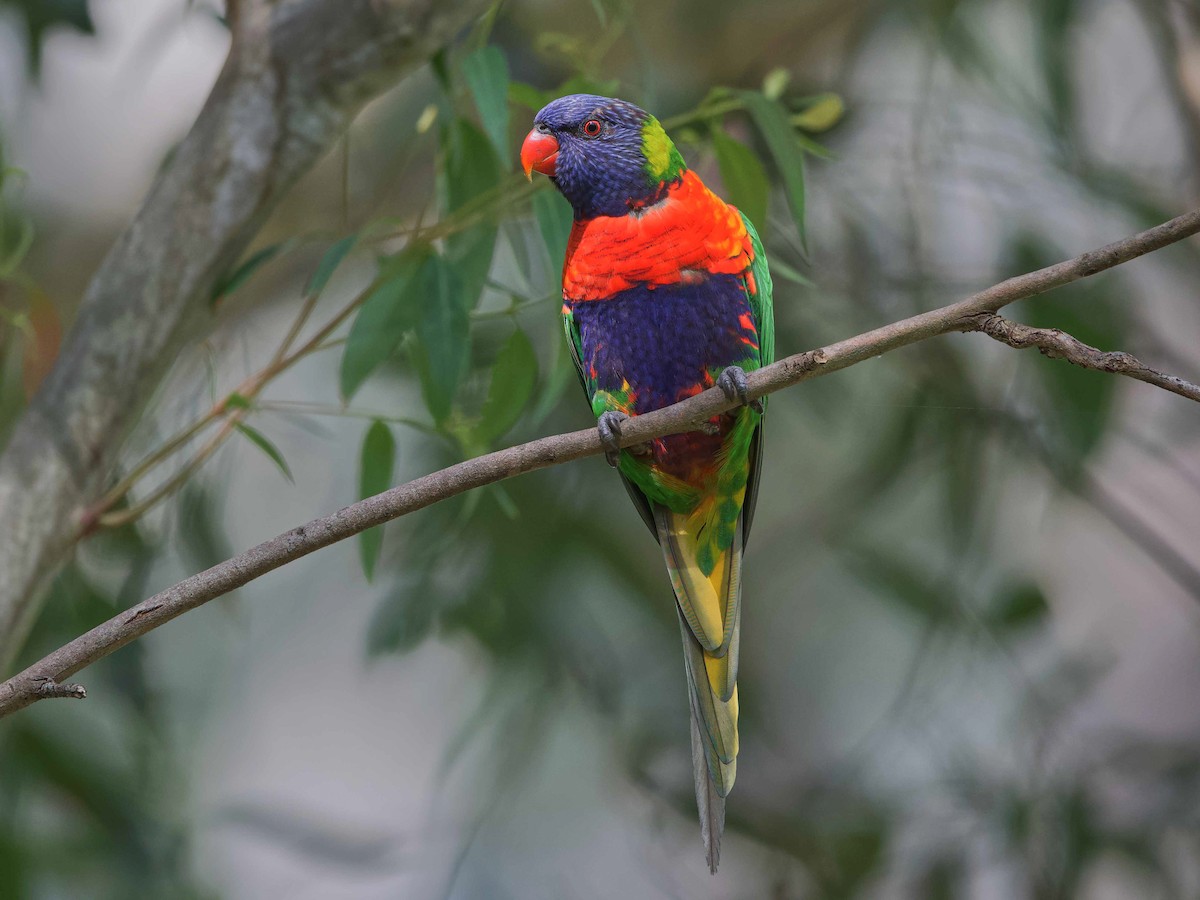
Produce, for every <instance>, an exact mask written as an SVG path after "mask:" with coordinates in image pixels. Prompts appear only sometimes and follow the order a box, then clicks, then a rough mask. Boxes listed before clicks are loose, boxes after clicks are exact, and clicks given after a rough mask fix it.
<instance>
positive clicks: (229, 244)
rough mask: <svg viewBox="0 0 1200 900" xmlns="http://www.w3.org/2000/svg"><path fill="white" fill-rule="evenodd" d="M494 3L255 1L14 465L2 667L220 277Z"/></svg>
mask: <svg viewBox="0 0 1200 900" xmlns="http://www.w3.org/2000/svg"><path fill="white" fill-rule="evenodd" d="M485 6H486V2H485V0H461V2H456V3H441V2H437V0H241V2H239V3H237V4H236V5H234V4H231V7H230V12H231V22H232V28H233V42H232V46H231V49H230V53H229V58H228V59H227V60H226V64H225V66H224V68H223V70H222V72H221V74H220V76H219V77H218V79H217V82H216V85H215V86H214V87H213V90H212V93H211V94H210V95H209V98H208V100H207V102H206V103H205V105H204V108H203V110H202V111H201V113H200V115H199V117H198V118H197V120H196V122H195V124H194V125H193V127H192V129H191V131H190V132H189V133H188V134H187V136H186V137H185V138H184V139H183V141H182V142H181V143H180V145H179V147H178V149H177V150H176V151H175V153H174V155H173V156H172V158H171V160H170V161H169V163H168V164H167V165H166V166H165V167H164V169H163V171H162V172H161V173H160V174H159V176H158V178H157V179H156V180H155V182H154V184H153V186H152V187H151V188H150V191H149V194H148V195H147V196H146V198H145V200H144V202H143V204H142V207H141V209H140V211H139V212H138V214H137V217H136V218H135V219H134V221H133V222H132V224H131V225H130V226H129V227H128V229H126V231H125V232H124V234H122V235H121V236H120V238H119V239H118V240H117V242H116V243H115V244H114V246H113V247H112V249H111V250H110V251H109V253H108V255H107V257H106V258H105V259H104V261H103V263H102V264H101V266H100V268H99V270H98V271H97V272H96V274H95V276H94V277H93V278H92V280H91V283H90V284H89V286H88V288H87V291H86V293H85V295H84V297H83V300H82V303H81V306H80V312H79V317H78V320H77V321H76V322H75V325H74V327H73V328H72V329H71V332H70V334H69V335H68V336H67V338H66V340H65V341H64V344H63V347H62V350H61V352H60V354H59V359H58V363H57V365H56V366H55V368H54V370H53V372H52V373H51V374H50V375H49V376H48V377H47V379H46V382H45V383H44V385H43V386H42V388H41V390H40V391H39V393H38V394H37V396H36V397H35V398H34V400H33V402H32V404H31V405H30V407H29V408H28V410H27V411H26V412H25V414H24V415H23V417H22V418H21V420H20V421H19V422H18V423H17V425H16V427H15V428H14V431H13V433H12V437H11V439H10V441H9V443H8V445H7V447H6V448H5V450H4V453H3V455H0V516H2V517H3V521H4V526H3V527H4V540H3V541H0V670H5V669H7V668H8V665H9V664H10V661H11V660H12V658H13V656H14V654H15V653H16V651H17V649H18V648H19V647H20V645H21V643H22V641H23V640H24V637H25V634H26V632H27V631H28V628H29V625H30V624H31V621H32V619H33V617H34V615H35V614H36V612H37V609H38V605H39V604H38V599H39V596H40V594H41V589H42V587H43V585H44V583H45V582H46V581H47V580H48V579H49V577H50V576H51V575H53V573H54V572H55V571H56V570H57V568H58V566H59V565H60V563H61V562H62V561H63V558H64V557H65V555H66V554H67V553H68V552H69V550H70V548H71V547H72V546H73V544H74V543H75V541H76V539H77V538H78V537H79V535H80V533H81V532H82V531H84V530H86V528H87V527H88V523H87V522H85V521H82V518H81V511H82V510H83V509H85V508H86V507H87V506H88V504H89V502H90V501H93V500H94V499H95V497H96V495H97V493H98V492H99V490H100V489H101V487H102V486H103V479H104V477H105V475H106V474H107V473H108V471H109V470H110V469H111V467H112V465H113V463H114V461H115V459H116V455H117V453H118V451H119V449H120V446H121V443H122V439H123V438H124V436H125V434H126V432H127V431H128V429H129V427H130V425H131V424H132V423H133V421H134V420H135V419H136V417H137V416H138V414H139V413H140V411H141V409H142V407H143V406H144V405H145V403H146V401H147V400H148V398H149V396H150V395H151V393H152V392H153V390H154V388H155V386H156V385H157V384H158V382H159V380H160V378H161V377H162V374H163V372H164V371H165V370H166V368H167V367H168V365H169V364H170V363H171V361H172V359H173V358H174V355H175V352H176V350H177V349H178V348H179V346H180V345H181V344H182V343H183V342H184V341H185V340H187V339H188V338H189V337H191V336H193V335H194V334H195V333H196V332H198V331H199V330H200V329H201V328H203V327H204V326H205V325H206V324H207V323H208V322H209V320H210V319H211V315H212V314H211V307H212V304H211V299H212V296H213V293H214V287H215V285H216V283H217V280H218V279H219V278H220V277H221V276H222V274H223V273H225V272H226V271H228V270H229V268H230V266H231V265H232V264H233V263H235V262H236V260H237V259H238V257H240V256H241V255H242V253H243V252H244V250H245V249H246V246H247V245H248V244H249V242H250V240H251V239H252V238H253V236H254V234H255V232H257V230H258V228H259V226H260V225H261V224H262V222H263V220H264V219H265V218H266V216H267V215H268V213H269V212H270V211H271V210H272V209H273V208H274V207H275V205H276V204H277V202H278V201H279V199H280V198H281V197H282V196H283V194H284V193H285V192H286V190H287V189H288V187H289V186H290V185H291V184H292V183H293V182H294V181H295V180H296V179H297V178H298V177H299V176H300V175H301V174H303V173H304V172H305V171H306V170H307V169H308V168H309V167H310V166H311V165H312V164H313V163H314V162H315V161H316V160H317V159H318V158H319V157H320V156H321V155H322V154H323V153H324V152H325V151H326V150H327V149H328V148H329V146H330V145H331V144H332V143H333V141H334V140H335V139H336V138H337V137H338V136H339V135H340V134H341V133H342V132H343V131H344V130H345V128H346V126H347V125H348V124H349V122H350V120H351V119H352V117H353V116H354V114H355V113H356V112H357V111H358V109H359V108H360V107H361V106H362V104H363V103H365V102H366V101H367V100H369V99H370V98H372V97H373V96H375V95H376V94H378V93H379V92H380V91H381V90H382V89H384V88H385V87H387V86H388V85H390V84H392V83H393V82H394V81H395V80H396V79H397V78H398V77H399V76H400V75H401V74H402V73H403V72H405V71H406V70H408V69H412V68H414V67H415V66H417V65H419V64H421V63H423V62H424V61H425V60H427V59H428V58H429V57H430V56H431V55H432V54H433V53H434V52H435V51H436V50H437V49H438V48H439V47H440V46H442V45H443V44H444V43H445V42H446V41H448V40H449V39H450V38H452V37H453V35H454V33H455V32H456V31H457V30H458V29H460V28H461V27H462V26H463V25H465V24H466V23H467V22H468V21H469V20H470V18H471V17H472V16H473V15H475V14H477V13H479V12H481V11H482V10H483V9H484V7H485Z"/></svg>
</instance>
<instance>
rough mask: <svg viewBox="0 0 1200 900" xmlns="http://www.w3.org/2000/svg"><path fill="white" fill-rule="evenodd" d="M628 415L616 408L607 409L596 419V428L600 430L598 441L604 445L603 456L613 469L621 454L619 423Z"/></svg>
mask: <svg viewBox="0 0 1200 900" xmlns="http://www.w3.org/2000/svg"><path fill="white" fill-rule="evenodd" d="M628 418H629V416H627V415H625V413H623V412H617V411H616V410H612V409H610V410H607V411H606V412H602V413H601V414H600V418H599V419H597V420H596V430H597V431H599V432H600V443H601V444H602V445H603V446H604V458H605V459H607V460H608V464H609V465H610V466H612V467H613V468H614V469H615V468H616V467H617V460H618V459H619V458H620V455H621V423H622V422H624V421H625V420H626V419H628Z"/></svg>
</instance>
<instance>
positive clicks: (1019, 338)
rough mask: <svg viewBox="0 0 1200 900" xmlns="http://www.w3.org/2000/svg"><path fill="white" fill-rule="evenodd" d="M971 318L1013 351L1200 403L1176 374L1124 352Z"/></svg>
mask: <svg viewBox="0 0 1200 900" xmlns="http://www.w3.org/2000/svg"><path fill="white" fill-rule="evenodd" d="M975 318H976V322H977V325H976V330H978V331H981V332H983V333H984V334H986V335H987V336H988V337H990V338H995V339H996V340H998V341H999V342H1000V343H1002V344H1008V346H1010V347H1013V348H1015V349H1017V350H1025V349H1028V348H1029V347H1037V348H1038V350H1040V351H1041V353H1042V355H1043V356H1048V357H1050V358H1051V359H1065V360H1066V361H1067V362H1069V363H1072V364H1073V365H1076V366H1080V367H1081V368H1084V369H1095V370H1096V371H1097V372H1113V373H1115V374H1117V375H1127V376H1129V377H1130V378H1136V379H1137V380H1138V381H1144V382H1146V384H1152V385H1154V386H1155V387H1160V388H1162V389H1163V390H1164V391H1170V392H1171V393H1173V394H1178V395H1179V396H1181V397H1187V398H1188V399H1189V400H1195V401H1196V402H1197V403H1200V385H1195V384H1192V383H1191V382H1190V381H1186V380H1184V379H1182V378H1179V377H1178V376H1176V375H1165V374H1163V373H1162V372H1159V371H1158V370H1157V369H1151V368H1150V367H1149V366H1147V365H1146V364H1145V363H1143V362H1141V361H1140V360H1138V359H1137V358H1136V357H1133V356H1130V355H1129V354H1128V353H1124V352H1122V351H1120V350H1113V351H1104V350H1097V349H1096V348H1095V347H1093V346H1091V345H1089V344H1085V343H1084V342H1083V341H1081V340H1079V339H1078V338H1075V337H1072V336H1071V335H1069V334H1067V333H1066V332H1065V331H1060V330H1059V329H1057V328H1034V327H1032V326H1030V325H1022V324H1021V323H1020V322H1013V321H1011V320H1009V319H1006V318H1004V317H1003V316H1000V315H997V314H996V313H983V314H982V315H979V316H976V317H975Z"/></svg>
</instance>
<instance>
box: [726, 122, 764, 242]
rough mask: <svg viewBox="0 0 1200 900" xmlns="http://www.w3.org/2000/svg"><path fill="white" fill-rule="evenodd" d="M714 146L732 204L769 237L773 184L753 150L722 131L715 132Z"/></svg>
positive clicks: (759, 231)
mask: <svg viewBox="0 0 1200 900" xmlns="http://www.w3.org/2000/svg"><path fill="white" fill-rule="evenodd" d="M712 145H713V150H714V151H716V154H717V166H718V167H719V168H720V170H721V181H723V182H724V183H725V190H726V192H727V193H728V195H729V200H730V202H731V203H733V205H734V206H736V207H737V208H738V209H740V210H741V211H742V212H744V213H745V214H746V217H747V218H748V219H749V220H750V221H751V222H752V223H753V224H754V225H755V226H756V227H757V228H758V233H759V234H760V235H763V236H765V235H766V228H767V195H768V194H769V192H770V189H771V184H770V182H769V181H768V180H767V173H766V171H765V170H764V169H763V165H762V163H761V162H759V161H758V157H757V156H755V155H754V151H753V150H751V149H750V148H749V147H747V146H746V145H745V144H743V143H742V142H741V141H737V140H734V139H733V138H731V137H730V136H729V135H728V134H726V133H725V131H724V130H723V129H721V128H714V129H713V132H712ZM764 239H765V237H764Z"/></svg>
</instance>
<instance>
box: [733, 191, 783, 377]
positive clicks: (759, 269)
mask: <svg viewBox="0 0 1200 900" xmlns="http://www.w3.org/2000/svg"><path fill="white" fill-rule="evenodd" d="M741 216H742V223H743V224H744V225H745V226H746V231H747V232H748V233H749V235H750V241H751V243H752V244H753V246H754V259H753V260H752V261H751V263H750V274H751V275H753V276H754V290H753V291H751V290H750V286H749V284H747V285H746V293H747V295H748V296H749V298H750V309H751V310H753V312H754V319H755V322H754V324H755V325H756V326H758V346H759V355H760V356H761V358H762V365H764V366H769V365H770V364H771V363H773V362H775V311H774V307H773V306H772V305H771V290H772V286H771V269H770V267H769V266H768V265H767V251H766V250H764V249H763V243H762V239H761V238H760V237H759V236H758V232H757V231H755V230H754V223H753V222H751V221H750V220H749V219H747V218H746V214H745V213H741ZM763 400H766V398H765V397H764V398H763Z"/></svg>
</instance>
